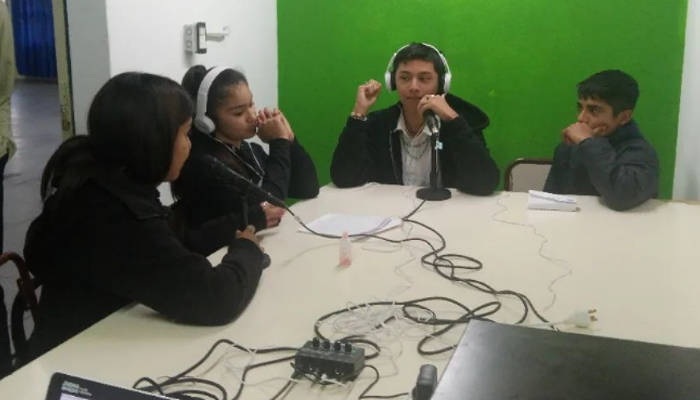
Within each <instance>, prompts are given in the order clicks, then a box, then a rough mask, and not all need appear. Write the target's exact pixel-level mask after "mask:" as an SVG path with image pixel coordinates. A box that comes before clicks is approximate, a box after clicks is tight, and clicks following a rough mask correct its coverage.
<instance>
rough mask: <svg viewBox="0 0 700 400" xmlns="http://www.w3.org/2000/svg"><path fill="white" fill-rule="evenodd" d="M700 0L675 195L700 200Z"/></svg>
mask: <svg viewBox="0 0 700 400" xmlns="http://www.w3.org/2000/svg"><path fill="white" fill-rule="evenodd" d="M699 154H700V0H689V1H688V20H687V24H686V37H685V60H684V64H683V85H682V88H681V111H680V122H679V128H678V146H677V150H676V172H675V178H674V186H673V198H674V199H679V200H700V157H699V156H698V155H699Z"/></svg>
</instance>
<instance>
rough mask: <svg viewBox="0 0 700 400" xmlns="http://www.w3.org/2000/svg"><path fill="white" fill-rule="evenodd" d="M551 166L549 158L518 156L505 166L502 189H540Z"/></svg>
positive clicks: (518, 190) (515, 190) (513, 190)
mask: <svg viewBox="0 0 700 400" xmlns="http://www.w3.org/2000/svg"><path fill="white" fill-rule="evenodd" d="M551 168H552V160H551V159H546V158H519V159H517V160H515V161H513V162H512V163H511V164H510V165H509V166H508V168H506V171H505V176H504V179H503V182H504V184H503V190H505V191H508V192H527V191H528V190H542V189H544V184H545V182H546V181H547V175H549V170H550V169H551Z"/></svg>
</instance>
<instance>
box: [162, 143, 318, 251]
mask: <svg viewBox="0 0 700 400" xmlns="http://www.w3.org/2000/svg"><path fill="white" fill-rule="evenodd" d="M190 140H191V142H192V149H191V151H190V156H189V157H188V159H187V161H186V162H185V165H184V167H183V168H182V171H181V172H180V176H179V177H178V179H177V181H176V182H174V183H173V185H172V190H173V194H174V195H175V197H176V198H177V202H176V204H175V205H174V206H173V210H174V211H175V213H174V220H175V222H174V223H173V226H174V227H175V229H176V231H178V233H179V234H180V237H181V238H182V240H183V242H184V243H185V244H186V245H187V246H188V247H189V248H190V249H192V250H193V251H196V252H198V253H200V254H204V255H208V254H211V253H212V252H214V251H216V250H218V249H220V248H221V247H223V246H225V245H226V244H227V243H228V242H230V241H231V239H232V238H234V237H235V232H236V230H239V229H243V228H245V225H246V219H247V223H249V224H252V225H254V226H255V228H256V229H257V230H258V231H260V230H263V229H265V228H266V226H267V221H266V217H265V213H264V212H263V210H262V208H261V207H260V203H262V202H263V199H259V198H255V197H253V196H249V197H248V201H247V203H248V213H247V215H244V212H243V210H244V204H243V198H242V193H241V191H240V188H236V187H234V186H233V185H231V184H230V183H227V182H225V181H223V180H221V179H220V177H218V176H214V175H213V174H212V173H211V172H212V165H211V160H210V159H208V158H207V157H206V156H213V157H215V158H217V159H218V160H220V161H221V162H222V163H224V164H225V165H227V166H228V167H230V168H231V169H232V170H235V171H236V172H238V173H239V174H241V175H243V176H246V177H247V178H248V179H250V180H251V181H253V182H254V183H256V184H257V183H260V182H261V181H262V183H260V185H261V187H262V189H264V190H265V191H267V192H269V193H270V194H272V195H273V196H275V197H277V198H278V199H281V200H285V199H286V198H287V197H292V198H297V199H310V198H314V197H316V196H318V191H319V184H318V177H317V176H316V167H315V166H314V162H313V161H312V160H311V157H309V154H308V153H307V152H306V150H304V148H303V147H302V145H301V144H300V143H299V142H298V141H297V140H296V139H295V140H294V141H293V142H290V141H289V140H287V139H275V140H272V141H270V143H269V145H270V149H269V151H270V154H269V155H268V154H266V153H265V151H264V150H263V148H262V146H260V145H259V144H257V143H250V142H243V144H242V145H241V148H240V149H236V148H233V147H230V146H227V145H226V144H224V143H223V142H221V141H219V140H217V139H215V138H213V137H212V136H210V135H207V134H204V133H201V132H198V131H195V130H193V131H192V132H191V133H190ZM242 161H243V162H242Z"/></svg>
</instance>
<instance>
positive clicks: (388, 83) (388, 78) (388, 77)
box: [384, 71, 396, 92]
mask: <svg viewBox="0 0 700 400" xmlns="http://www.w3.org/2000/svg"><path fill="white" fill-rule="evenodd" d="M392 75H393V74H392V73H391V72H389V71H386V72H385V73H384V84H385V87H386V90H388V91H390V92H391V91H394V90H396V84H394V79H392Z"/></svg>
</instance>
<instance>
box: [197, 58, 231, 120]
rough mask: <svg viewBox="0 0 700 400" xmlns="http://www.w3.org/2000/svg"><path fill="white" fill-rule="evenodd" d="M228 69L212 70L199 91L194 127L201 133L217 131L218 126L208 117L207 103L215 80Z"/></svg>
mask: <svg viewBox="0 0 700 400" xmlns="http://www.w3.org/2000/svg"><path fill="white" fill-rule="evenodd" d="M227 69H228V68H226V67H216V68H212V69H211V70H210V71H209V72H207V74H206V75H205V76H204V79H203V80H202V83H201V84H200V85H199V90H198V91H197V114H196V115H195V117H194V126H195V127H196V128H197V129H198V130H199V131H201V132H204V133H212V132H214V131H215V130H216V124H215V123H214V121H212V119H211V118H209V117H208V116H207V102H208V101H209V89H211V85H212V83H214V79H216V77H217V76H219V74H221V73H222V72H224V71H226V70H227Z"/></svg>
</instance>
